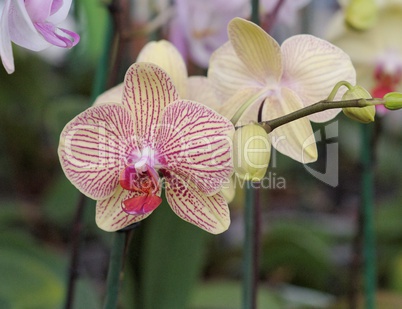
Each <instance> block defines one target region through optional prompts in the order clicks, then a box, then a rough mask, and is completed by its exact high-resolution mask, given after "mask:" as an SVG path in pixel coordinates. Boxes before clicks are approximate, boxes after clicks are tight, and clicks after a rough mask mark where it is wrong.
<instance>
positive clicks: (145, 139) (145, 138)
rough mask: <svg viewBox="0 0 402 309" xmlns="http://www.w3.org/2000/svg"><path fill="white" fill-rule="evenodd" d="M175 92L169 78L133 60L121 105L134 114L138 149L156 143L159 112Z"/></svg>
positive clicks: (175, 95) (171, 100)
mask: <svg viewBox="0 0 402 309" xmlns="http://www.w3.org/2000/svg"><path fill="white" fill-rule="evenodd" d="M177 99H178V93H177V91H176V88H175V86H174V85H173V82H172V80H171V78H170V77H169V76H168V75H167V74H166V72H165V71H163V70H162V69H161V68H159V67H158V66H156V65H154V64H150V63H144V62H142V63H135V64H133V65H132V66H131V67H130V68H129V69H128V71H127V73H126V76H125V79H124V90H123V105H124V106H126V107H127V108H128V109H129V110H130V111H131V112H132V114H133V119H134V123H135V128H136V133H137V135H138V143H139V145H140V147H141V148H145V147H146V146H148V145H152V144H153V143H154V142H155V133H156V131H157V129H158V125H159V118H160V114H161V113H162V111H163V110H164V108H165V107H166V106H167V105H168V104H169V103H171V102H173V101H175V100H177Z"/></svg>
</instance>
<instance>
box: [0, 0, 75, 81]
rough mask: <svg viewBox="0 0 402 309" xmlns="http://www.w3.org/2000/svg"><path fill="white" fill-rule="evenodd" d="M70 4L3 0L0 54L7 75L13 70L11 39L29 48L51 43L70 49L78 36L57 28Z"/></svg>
mask: <svg viewBox="0 0 402 309" xmlns="http://www.w3.org/2000/svg"><path fill="white" fill-rule="evenodd" d="M70 7H71V0H6V2H5V4H4V7H3V12H2V14H1V18H0V56H1V61H2V62H3V66H4V68H5V69H6V71H7V72H8V73H9V74H10V73H13V72H14V57H13V52H12V45H11V42H14V43H15V44H17V45H20V46H22V47H24V48H27V49H30V50H32V51H41V50H44V49H46V48H48V47H50V46H52V45H54V46H58V47H63V48H71V47H73V46H75V45H76V44H77V43H78V42H79V40H80V37H79V35H78V34H77V33H75V32H73V31H70V30H67V29H63V28H58V27H57V25H58V24H60V23H61V22H62V21H64V20H65V19H66V17H67V14H68V12H69V10H70Z"/></svg>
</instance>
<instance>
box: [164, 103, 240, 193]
mask: <svg viewBox="0 0 402 309" xmlns="http://www.w3.org/2000/svg"><path fill="white" fill-rule="evenodd" d="M233 132H234V127H233V125H232V124H231V122H230V121H229V120H228V119H226V118H224V117H223V116H221V115H219V114H218V113H216V112H215V111H213V110H212V109H210V108H208V107H206V106H204V105H202V104H199V103H196V102H192V101H184V100H181V101H176V102H174V103H172V104H170V105H169V106H168V107H167V108H166V109H165V111H164V113H163V116H162V120H161V126H160V130H159V132H158V136H157V144H158V145H157V152H158V154H159V158H158V160H159V162H160V163H161V164H162V165H163V167H164V168H166V169H167V170H170V171H173V172H174V173H176V174H178V175H180V176H182V177H184V178H185V179H189V180H190V181H191V182H193V183H194V184H195V185H196V186H197V187H198V188H199V189H200V190H201V191H202V192H204V193H206V194H208V195H212V194H215V193H217V192H218V191H219V190H220V188H221V186H222V183H223V182H224V181H226V179H227V178H228V177H229V176H230V175H231V173H232V171H233V162H232V157H231V148H232V142H231V135H232V134H233Z"/></svg>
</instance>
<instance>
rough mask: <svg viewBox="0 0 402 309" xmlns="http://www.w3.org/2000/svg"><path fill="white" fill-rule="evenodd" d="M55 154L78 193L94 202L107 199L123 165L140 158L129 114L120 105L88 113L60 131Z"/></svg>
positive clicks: (91, 109) (113, 189) (104, 106)
mask: <svg viewBox="0 0 402 309" xmlns="http://www.w3.org/2000/svg"><path fill="white" fill-rule="evenodd" d="M58 153H59V158H60V163H61V166H62V168H63V170H64V173H65V174H66V176H67V178H68V179H69V180H70V181H71V182H72V183H73V185H74V186H76V187H77V189H78V190H80V191H81V192H82V193H84V194H85V195H86V196H88V197H90V198H93V199H95V200H101V199H105V198H107V197H110V196H111V195H112V194H113V193H114V191H115V190H116V187H117V186H118V183H119V174H120V171H121V170H122V169H123V168H124V167H125V166H126V165H127V164H128V162H126V161H128V160H130V159H133V160H135V159H136V158H137V156H139V150H138V146H137V144H136V141H135V139H134V123H133V120H132V117H131V113H130V112H129V111H128V110H127V109H126V108H124V107H123V106H122V105H120V104H104V105H98V106H94V107H91V108H89V109H87V110H86V111H84V112H82V113H81V114H80V115H78V116H77V117H75V118H74V119H73V120H72V121H70V122H69V123H68V124H67V125H66V126H65V128H64V129H63V131H62V133H61V136H60V144H59V150H58Z"/></svg>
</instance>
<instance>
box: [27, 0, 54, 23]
mask: <svg viewBox="0 0 402 309" xmlns="http://www.w3.org/2000/svg"><path fill="white" fill-rule="evenodd" d="M52 2H53V0H24V5H25V9H26V11H27V13H28V15H29V17H30V19H31V20H32V21H33V22H44V21H46V19H47V17H48V16H49V15H50V9H51V7H52Z"/></svg>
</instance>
